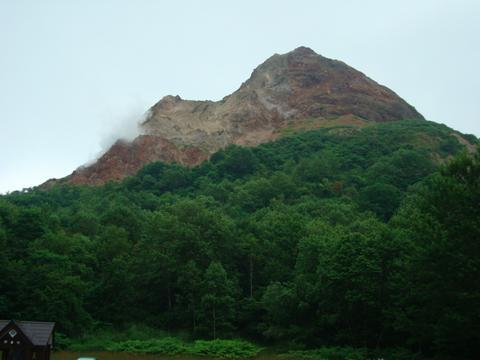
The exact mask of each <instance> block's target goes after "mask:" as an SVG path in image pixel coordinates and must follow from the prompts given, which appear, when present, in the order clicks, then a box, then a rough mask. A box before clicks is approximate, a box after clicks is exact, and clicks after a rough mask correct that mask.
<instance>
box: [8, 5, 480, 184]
mask: <svg viewBox="0 0 480 360" xmlns="http://www.w3.org/2000/svg"><path fill="white" fill-rule="evenodd" d="M479 4H480V2H479V1H476V0H471V1H469V0H449V1H447V0H445V1H442V0H399V1H385V0H371V1H369V0H361V1H360V0H355V1H354V0H343V1H341V0H337V1H331V0H328V1H319V0H317V1H313V0H312V1H302V0H295V1H281V0H275V1H273V0H272V1H260V0H255V1H246V0H242V1H225V0H223V1H208V0H202V1H198V0H197V1H194V0H192V1H160V0H129V1H127V0H125V1H121V0H78V1H74V0H69V1H67V0H58V1H49V0H42V1H38V0H31V1H22V0H0V192H6V191H12V190H17V189H22V188H24V187H30V186H33V185H37V184H39V183H41V182H43V181H45V180H47V179H49V178H52V177H62V176H65V175H67V174H69V173H70V172H72V171H73V170H74V169H75V168H76V167H78V166H79V165H82V164H84V163H86V162H88V161H91V160H92V159H94V158H95V157H96V156H97V155H98V154H99V153H100V152H101V151H102V149H104V148H105V147H107V146H108V145H109V144H111V142H112V141H113V139H115V138H116V137H118V136H123V135H127V134H131V133H132V131H133V129H134V128H135V123H136V122H137V121H138V119H139V118H140V117H141V116H142V114H143V113H144V112H145V110H147V109H148V107H150V106H151V105H153V104H154V103H155V102H156V101H158V100H159V99H160V98H161V97H163V96H165V95H168V94H173V95H177V94H178V95H180V96H181V97H182V98H186V99H211V100H218V99H221V98H222V97H223V96H225V95H227V94H229V93H231V92H232V91H234V90H236V89H237V88H238V87H239V86H240V84H241V83H242V82H243V81H245V80H246V79H247V78H248V77H249V76H250V73H251V71H252V70H253V69H254V68H255V66H257V65H258V64H260V63H261V62H263V61H264V60H265V59H266V58H268V57H269V56H271V55H272V54H274V53H285V52H288V51H290V50H292V49H294V48H296V47H298V46H301V45H304V46H308V47H311V48H312V49H313V50H315V51H316V52H317V53H319V54H322V55H324V56H327V57H330V58H335V59H340V60H342V61H344V62H346V63H347V64H349V65H351V66H353V67H355V68H356V69H358V70H360V71H362V72H364V73H365V74H367V75H368V76H369V77H371V78H373V79H374V80H376V81H377V82H379V83H381V84H383V85H386V86H388V87H390V88H391V89H392V90H394V91H395V92H396V93H398V94H399V95H400V96H401V97H403V98H404V99H405V100H407V101H408V102H409V103H410V104H412V105H413V106H415V107H416V108H417V110H419V111H420V112H421V113H422V114H423V115H424V116H425V117H426V118H427V119H429V120H433V121H436V122H440V123H445V124H447V125H449V126H450V127H453V128H455V129H458V130H460V131H462V132H466V133H473V134H475V135H477V136H479V135H480V116H479V114H480V90H479V86H480V71H479V66H480V45H479V44H480V5H479Z"/></svg>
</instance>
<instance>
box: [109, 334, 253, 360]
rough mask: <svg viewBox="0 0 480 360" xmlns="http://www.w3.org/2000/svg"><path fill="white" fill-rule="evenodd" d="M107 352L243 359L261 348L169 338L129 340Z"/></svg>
mask: <svg viewBox="0 0 480 360" xmlns="http://www.w3.org/2000/svg"><path fill="white" fill-rule="evenodd" d="M107 350H110V351H126V352H132V353H138V352H141V353H154V354H166V355H178V354H191V355H197V356H210V357H215V358H225V359H242V358H251V357H253V356H255V355H257V354H258V353H259V352H260V350H261V348H259V347H258V346H256V345H254V344H252V343H249V342H247V341H244V340H219V339H217V340H209V341H206V340H197V341H195V342H193V343H189V342H183V341H180V340H179V339H177V338H172V337H167V338H161V339H153V340H128V341H124V342H121V343H115V344H112V345H110V346H109V347H107Z"/></svg>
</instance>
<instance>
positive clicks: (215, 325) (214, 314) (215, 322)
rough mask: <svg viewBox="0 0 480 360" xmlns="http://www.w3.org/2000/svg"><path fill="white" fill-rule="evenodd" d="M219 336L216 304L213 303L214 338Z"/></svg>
mask: <svg viewBox="0 0 480 360" xmlns="http://www.w3.org/2000/svg"><path fill="white" fill-rule="evenodd" d="M216 338H217V317H216V313H215V304H213V340H215V339H216Z"/></svg>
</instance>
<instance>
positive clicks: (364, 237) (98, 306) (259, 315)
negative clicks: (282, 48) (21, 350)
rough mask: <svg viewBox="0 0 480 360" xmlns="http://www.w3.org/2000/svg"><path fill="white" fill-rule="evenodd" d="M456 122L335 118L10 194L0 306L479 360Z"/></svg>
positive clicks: (74, 322) (472, 186) (464, 170)
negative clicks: (203, 154)
mask: <svg viewBox="0 0 480 360" xmlns="http://www.w3.org/2000/svg"><path fill="white" fill-rule="evenodd" d="M451 132H452V130H451V129H448V128H446V127H444V126H440V125H436V124H433V123H429V122H426V121H405V122H397V123H391V124H379V125H372V126H369V127H365V128H363V129H358V128H349V127H334V128H326V129H320V130H316V131H311V132H306V133H301V134H294V135H291V136H288V137H285V138H282V139H280V140H278V141H276V142H272V143H269V144H265V145H262V146H259V147H257V148H251V149H247V148H242V147H238V146H230V147H228V148H226V149H224V150H222V151H220V152H218V153H217V154H215V155H214V156H213V157H212V158H211V160H210V161H207V162H205V163H203V164H202V165H200V166H198V167H193V168H187V167H182V166H179V165H176V164H162V163H153V164H149V165H147V166H146V167H144V168H143V169H142V170H141V171H140V172H139V173H138V174H137V175H136V176H134V177H131V178H128V179H125V180H124V181H123V182H121V183H108V184H106V185H104V186H102V187H88V186H69V185H63V186H57V187H54V188H51V189H30V190H27V191H23V192H15V193H12V194H8V195H5V196H2V197H0V247H1V248H2V251H1V252H0V267H1V268H2V270H3V273H2V276H1V277H0V318H25V319H37V320H53V321H57V322H58V328H59V330H60V331H61V332H64V333H66V334H68V335H70V336H78V335H81V333H82V332H84V331H86V330H88V329H89V328H91V327H93V326H97V327H98V326H100V327H101V326H107V325H108V326H114V327H117V328H122V327H124V326H127V325H129V324H147V325H150V326H153V327H157V328H162V329H166V330H169V331H188V332H190V334H191V335H192V336H194V337H204V338H216V337H231V336H245V337H249V338H253V339H257V340H259V341H282V342H283V341H288V342H295V343H297V344H298V343H301V344H305V345H306V346H318V345H350V346H358V347H370V348H382V347H395V346H405V347H408V348H409V349H410V350H412V351H418V352H421V353H423V354H424V355H426V356H434V355H439V354H442V355H443V356H445V357H450V358H459V357H460V358H465V359H466V358H478V357H480V356H479V355H480V354H478V353H476V352H475V348H477V349H478V346H474V344H477V343H478V342H479V341H480V339H479V334H480V312H479V309H480V290H479V288H478V286H477V281H478V279H479V278H480V260H479V259H480V242H479V241H478V240H479V239H480V206H479V204H480V155H479V153H478V152H477V153H476V154H475V155H468V154H466V153H461V155H458V156H457V157H456V158H455V159H454V160H453V161H450V159H451V157H452V155H455V154H458V153H460V152H461V151H462V149H463V147H462V146H461V145H460V144H459V143H458V141H456V138H454V137H453V136H451ZM447 163H448V165H445V164H447ZM106 300H107V301H106Z"/></svg>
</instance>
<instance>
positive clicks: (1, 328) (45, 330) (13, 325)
mask: <svg viewBox="0 0 480 360" xmlns="http://www.w3.org/2000/svg"><path fill="white" fill-rule="evenodd" d="M54 329H55V323H53V322H41V321H18V320H0V354H1V356H2V357H1V360H50V352H51V350H52V347H53V334H54Z"/></svg>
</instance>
